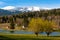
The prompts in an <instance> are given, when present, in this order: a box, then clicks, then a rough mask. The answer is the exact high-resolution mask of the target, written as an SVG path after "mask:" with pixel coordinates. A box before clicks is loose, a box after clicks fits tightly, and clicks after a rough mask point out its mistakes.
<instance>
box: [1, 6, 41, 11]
mask: <svg viewBox="0 0 60 40" xmlns="http://www.w3.org/2000/svg"><path fill="white" fill-rule="evenodd" d="M2 9H4V10H10V11H16V10H17V11H40V8H39V7H14V6H6V7H4V8H2Z"/></svg>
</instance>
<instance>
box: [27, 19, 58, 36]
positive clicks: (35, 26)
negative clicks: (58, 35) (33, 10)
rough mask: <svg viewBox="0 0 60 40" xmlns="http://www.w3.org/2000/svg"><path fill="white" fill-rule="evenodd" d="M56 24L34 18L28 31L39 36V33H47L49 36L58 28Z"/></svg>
mask: <svg viewBox="0 0 60 40" xmlns="http://www.w3.org/2000/svg"><path fill="white" fill-rule="evenodd" d="M56 27H57V26H56V24H55V22H52V21H48V20H43V19H41V18H32V20H31V21H30V23H29V25H28V30H29V31H33V32H35V34H36V35H37V36H38V33H39V32H46V33H47V36H49V34H50V33H51V32H53V30H55V28H56Z"/></svg>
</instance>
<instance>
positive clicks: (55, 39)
mask: <svg viewBox="0 0 60 40" xmlns="http://www.w3.org/2000/svg"><path fill="white" fill-rule="evenodd" d="M0 40H60V37H59V36H49V37H47V36H43V35H39V36H38V37H37V36H36V35H35V34H3V33H2V34H0Z"/></svg>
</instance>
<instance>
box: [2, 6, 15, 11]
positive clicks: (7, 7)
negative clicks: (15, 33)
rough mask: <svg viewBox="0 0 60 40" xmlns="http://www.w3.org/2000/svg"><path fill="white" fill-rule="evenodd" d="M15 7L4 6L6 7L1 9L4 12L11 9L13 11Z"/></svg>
mask: <svg viewBox="0 0 60 40" xmlns="http://www.w3.org/2000/svg"><path fill="white" fill-rule="evenodd" d="M14 8H15V7H14V6H6V7H3V8H2V9H4V10H11V9H14Z"/></svg>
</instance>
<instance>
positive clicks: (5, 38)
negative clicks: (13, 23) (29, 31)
mask: <svg viewBox="0 0 60 40" xmlns="http://www.w3.org/2000/svg"><path fill="white" fill-rule="evenodd" d="M0 40H14V39H12V38H8V37H5V36H0Z"/></svg>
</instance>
